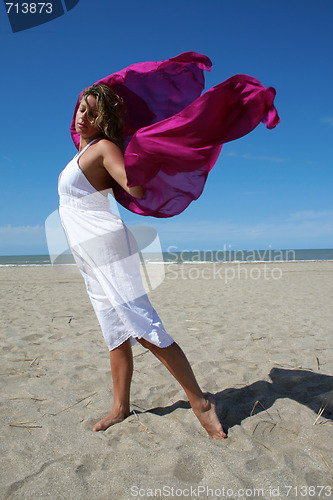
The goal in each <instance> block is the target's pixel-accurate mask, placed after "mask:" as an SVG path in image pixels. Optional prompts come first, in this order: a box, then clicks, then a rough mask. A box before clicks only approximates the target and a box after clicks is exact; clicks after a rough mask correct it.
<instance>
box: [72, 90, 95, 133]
mask: <svg viewBox="0 0 333 500" xmlns="http://www.w3.org/2000/svg"><path fill="white" fill-rule="evenodd" d="M97 114H98V112H97V107H96V98H95V97H94V96H92V95H88V96H86V97H84V98H83V99H82V100H81V102H80V105H79V108H78V110H77V113H76V117H75V130H76V132H77V133H78V134H80V136H81V137H82V138H84V139H94V138H96V137H98V136H99V135H101V133H100V131H99V129H98V127H96V126H95V125H94V120H95V119H96V118H97Z"/></svg>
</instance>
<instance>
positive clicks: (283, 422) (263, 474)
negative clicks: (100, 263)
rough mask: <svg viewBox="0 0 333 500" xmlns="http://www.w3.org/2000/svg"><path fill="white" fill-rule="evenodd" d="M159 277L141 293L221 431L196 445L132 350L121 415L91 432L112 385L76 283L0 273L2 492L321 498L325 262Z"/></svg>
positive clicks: (157, 379) (331, 423)
mask: <svg viewBox="0 0 333 500" xmlns="http://www.w3.org/2000/svg"><path fill="white" fill-rule="evenodd" d="M156 269H157V268H156ZM165 270H166V277H165V279H164V281H163V283H162V284H161V285H160V286H159V287H158V288H156V289H155V290H153V291H152V292H151V293H150V298H151V301H152V303H153V304H154V306H155V307H156V309H157V310H158V312H159V314H160V316H161V318H162V320H163V322H164V324H165V326H166V328H167V330H168V331H169V333H170V334H171V335H172V336H173V337H174V339H175V340H176V341H177V342H178V343H179V344H180V345H181V346H182V348H183V349H184V351H185V352H186V354H187V356H188V358H189V360H190V362H191V364H192V367H193V370H194V372H195V374H196V376H197V378H198V381H199V383H200V385H201V386H202V388H203V390H205V391H210V392H211V393H212V394H214V395H215V397H216V400H217V402H218V412H219V416H220V418H221V421H222V422H223V425H224V428H225V429H226V430H227V432H228V439H226V440H223V441H212V440H210V439H209V438H208V436H207V435H206V433H205V431H204V430H203V429H202V428H201V427H200V425H199V423H198V421H197V420H196V418H195V416H194V414H193V412H192V410H191V409H190V408H189V406H188V403H187V401H186V399H185V395H184V392H183V390H182V389H181V387H180V386H178V384H177V383H176V382H175V381H174V379H173V378H172V377H171V375H169V374H168V372H167V371H166V369H165V368H164V367H163V366H162V365H160V364H159V362H158V361H157V360H155V358H154V357H153V356H152V355H151V354H150V353H149V352H146V351H145V349H143V348H142V347H141V346H139V345H138V344H137V345H136V346H134V349H133V352H134V356H135V360H134V361H135V367H134V378H133V384H132V394H131V403H132V410H133V412H134V413H133V415H131V416H130V417H128V418H127V419H126V420H125V421H124V422H122V423H121V424H118V425H116V426H114V427H111V428H110V429H108V430H107V431H105V432H102V433H93V432H92V426H93V424H94V423H95V422H96V421H97V420H99V419H100V418H101V417H103V416H104V415H105V414H106V413H108V412H109V411H110V409H111V401H112V381H111V374H110V369H109V356H108V350H107V347H106V346H105V344H104V339H103V337H102V334H101V332H100V330H99V326H98V323H97V320H96V318H95V316H94V313H93V311H92V307H91V305H90V302H89V299H88V297H87V295H86V291H85V287H84V283H83V280H82V278H81V276H80V275H79V274H78V272H77V270H76V269H75V268H74V267H71V266H63V267H60V266H55V267H2V268H0V282H1V298H0V303H1V311H2V313H1V351H2V357H1V369H0V372H1V387H2V390H1V414H2V417H1V479H0V497H1V498H2V499H25V500H28V499H34V500H36V499H44V498H52V499H66V500H67V499H89V500H91V499H112V500H113V499H114V500H123V499H124V500H125V499H132V498H141V499H142V498H144V499H146V498H163V499H166V498H202V499H206V498H207V499H208V498H209V499H215V498H240V497H243V498H265V499H271V498H290V499H295V498H329V497H330V492H331V489H332V490H333V453H332V450H333V437H332V436H333V376H332V375H333V356H332V354H333V334H332V325H333V308H332V296H333V262H287V263H279V262H275V263H269V264H267V263H266V264H265V263H257V264H237V263H235V264H231V263H227V264H196V265H194V264H193V265H192V264H183V265H173V264H169V265H168V266H166V268H165ZM323 409H324V411H321V410H323Z"/></svg>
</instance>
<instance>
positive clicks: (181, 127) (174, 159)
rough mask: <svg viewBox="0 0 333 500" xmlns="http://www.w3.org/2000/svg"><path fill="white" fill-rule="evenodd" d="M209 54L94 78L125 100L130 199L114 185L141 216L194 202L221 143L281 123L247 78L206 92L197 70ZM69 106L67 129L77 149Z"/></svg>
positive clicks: (267, 96) (268, 94) (270, 91)
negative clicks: (138, 193) (140, 191)
mask: <svg viewBox="0 0 333 500" xmlns="http://www.w3.org/2000/svg"><path fill="white" fill-rule="evenodd" d="M211 66H212V64H211V61H210V60H209V58H208V57H206V56H204V55H202V54H197V53H195V52H186V53H183V54H180V55H179V56H177V57H174V58H171V59H168V60H166V61H159V62H144V63H137V64H132V65H130V66H128V67H127V68H125V69H123V70H121V71H120V72H118V73H114V74H112V75H109V76H107V77H105V78H103V79H101V80H98V81H97V82H96V83H103V84H106V85H109V86H111V87H112V88H113V89H114V90H115V91H116V92H117V93H118V94H119V95H120V96H121V97H122V98H123V99H124V101H125V104H126V108H127V115H126V124H125V129H124V134H125V146H126V149H125V153H124V159H125V169H126V174H127V178H128V186H136V185H142V186H143V187H144V188H145V195H144V197H143V198H141V199H136V198H133V197H132V196H131V195H129V194H128V193H127V192H126V191H125V190H124V189H123V188H121V187H120V186H119V185H118V184H117V183H114V186H113V191H114V196H115V198H116V200H117V201H118V202H119V203H120V204H121V205H123V206H124V207H125V208H127V209H128V210H130V211H132V212H134V213H137V214H140V215H146V216H153V217H172V216H174V215H177V214H179V213H181V212H182V211H183V210H185V208H186V207H187V206H188V205H189V204H190V203H191V201H193V200H195V199H197V198H198V197H199V196H200V195H201V193H202V191H203V188H204V185H205V182H206V179H207V176H208V173H209V171H210V170H211V169H212V168H213V166H214V164H215V162H216V160H217V158H218V156H219V153H220V151H221V148H222V145H223V144H224V143H226V142H229V141H233V140H235V139H238V138H240V137H242V136H244V135H246V134H248V133H249V132H251V131H252V130H253V129H254V128H255V127H257V125H258V124H259V123H260V122H263V123H264V124H265V125H266V127H267V128H269V129H272V128H274V127H275V126H276V125H277V124H278V123H279V121H280V119H279V117H278V114H277V111H276V109H275V107H274V104H273V102H274V98H275V94H276V92H275V89H274V88H272V87H268V88H265V87H264V86H263V85H262V84H261V83H260V82H259V81H258V80H256V79H255V78H253V77H252V76H248V75H235V76H232V77H231V78H229V79H228V80H225V81H224V82H222V83H220V84H219V85H216V86H214V87H212V88H211V89H209V90H208V91H207V92H205V93H204V94H202V95H201V93H202V91H203V88H204V70H207V71H210V70H211ZM78 105H79V100H78V102H77V104H76V107H75V111H74V117H73V121H72V125H71V134H72V138H73V141H74V143H75V145H76V147H77V148H78V147H79V141H80V137H79V135H78V134H77V132H76V131H75V125H74V120H75V115H76V111H77V108H78Z"/></svg>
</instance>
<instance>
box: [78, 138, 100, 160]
mask: <svg viewBox="0 0 333 500" xmlns="http://www.w3.org/2000/svg"><path fill="white" fill-rule="evenodd" d="M98 139H100V137H97V138H96V139H93V140H92V141H90V142H89V144H87V145H86V147H84V148H83V149H82V151H80V152H79V153H76V155H75V158H76V159H77V160H78V159H79V158H80V156H81V155H82V154H83V153H84V152H85V150H86V149H88V148H89V146H91V145H92V144H94V142H96V141H97V140H98Z"/></svg>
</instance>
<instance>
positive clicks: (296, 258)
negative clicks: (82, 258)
mask: <svg viewBox="0 0 333 500" xmlns="http://www.w3.org/2000/svg"><path fill="white" fill-rule="evenodd" d="M141 257H142V259H143V260H144V261H145V262H150V263H177V264H186V263H191V264H200V263H209V262H221V263H224V262H228V263H230V262H243V263H247V262H248V263H251V262H252V263H255V262H302V261H333V249H331V248H319V249H296V250H292V249H284V250H273V249H268V250H223V251H222V250H183V251H177V252H162V253H150V252H142V254H141ZM56 264H58V265H59V264H63V265H66V264H67V265H73V264H75V262H74V259H73V257H72V255H71V254H63V255H61V256H59V257H57V259H55V260H54V259H52V260H51V258H50V256H49V255H48V254H41V255H39V254H35V255H0V267H11V266H14V267H15V266H51V265H56Z"/></svg>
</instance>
